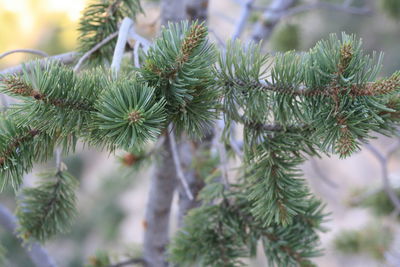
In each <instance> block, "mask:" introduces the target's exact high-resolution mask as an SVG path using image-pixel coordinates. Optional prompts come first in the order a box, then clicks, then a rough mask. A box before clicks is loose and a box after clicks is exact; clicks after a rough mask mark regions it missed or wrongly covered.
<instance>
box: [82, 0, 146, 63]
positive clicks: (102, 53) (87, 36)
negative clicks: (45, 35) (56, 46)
mask: <svg viewBox="0 0 400 267" xmlns="http://www.w3.org/2000/svg"><path fill="white" fill-rule="evenodd" d="M141 12H143V11H142V7H141V6H140V1H139V0H101V1H95V2H93V3H91V4H90V5H89V6H88V7H87V8H86V9H85V10H84V12H83V15H82V17H81V20H80V23H79V24H80V27H79V32H80V36H79V51H80V52H82V53H85V52H87V51H89V50H90V49H92V48H93V47H94V46H95V45H97V44H98V43H99V42H101V41H102V40H103V39H105V38H106V37H108V36H109V35H111V34H112V33H114V32H116V31H118V23H119V22H121V21H122V19H123V18H124V17H129V18H132V19H135V17H136V15H137V14H139V13H141ZM115 44H116V40H115V39H114V40H111V41H110V42H108V43H107V45H105V46H102V47H101V48H100V49H98V50H97V51H95V52H94V53H93V54H92V55H91V56H90V58H89V63H91V64H92V65H94V66H96V65H98V64H102V63H105V62H108V63H110V62H111V59H112V55H113V51H114V47H115Z"/></svg>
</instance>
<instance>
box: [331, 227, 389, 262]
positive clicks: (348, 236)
mask: <svg viewBox="0 0 400 267" xmlns="http://www.w3.org/2000/svg"><path fill="white" fill-rule="evenodd" d="M392 237H393V232H392V231H391V229H390V228H388V227H384V226H382V225H380V224H378V223H377V224H370V225H367V226H365V227H363V228H362V229H359V230H345V231H342V232H340V233H339V234H338V235H337V236H336V238H335V240H334V245H335V248H336V249H337V250H338V251H340V252H342V253H345V254H358V253H363V254H366V255H369V256H371V257H373V258H375V259H377V260H382V259H383V257H384V253H385V251H387V250H388V248H389V246H390V244H391V242H392Z"/></svg>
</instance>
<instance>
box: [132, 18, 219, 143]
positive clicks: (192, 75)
mask: <svg viewBox="0 0 400 267" xmlns="http://www.w3.org/2000/svg"><path fill="white" fill-rule="evenodd" d="M215 58H216V52H215V48H214V46H213V45H211V44H210V43H209V41H208V40H207V29H206V28H205V27H204V25H203V24H197V23H193V24H191V25H189V24H188V23H187V22H183V23H181V24H172V23H170V24H169V25H168V28H163V29H162V32H161V36H160V37H159V38H158V39H157V40H155V42H154V46H152V47H151V48H150V50H149V51H148V55H147V59H146V63H145V65H144V66H143V68H141V70H140V74H141V76H142V78H143V79H144V80H145V81H146V82H148V83H149V85H151V86H154V87H155V88H156V95H157V97H158V98H165V100H166V101H167V105H166V109H167V110H168V115H169V119H170V120H171V121H172V122H173V123H174V126H175V127H176V130H177V131H178V132H182V131H185V132H186V133H188V134H189V135H191V136H192V137H198V136H202V135H203V134H204V133H206V132H207V131H208V130H210V129H211V127H212V123H213V120H214V119H215V118H216V112H215V108H216V104H217V103H218V91H216V90H214V88H213V83H214V77H213V75H212V65H213V63H214V62H215Z"/></svg>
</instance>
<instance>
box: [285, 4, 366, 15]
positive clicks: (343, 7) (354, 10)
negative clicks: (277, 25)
mask: <svg viewBox="0 0 400 267" xmlns="http://www.w3.org/2000/svg"><path fill="white" fill-rule="evenodd" d="M315 9H326V10H329V11H339V12H344V13H349V14H353V15H367V14H371V13H372V9H371V8H369V7H367V6H365V7H353V6H350V5H349V3H348V1H345V2H344V3H343V4H334V3H329V2H322V1H321V2H317V3H313V4H306V5H301V6H298V7H294V8H291V9H289V10H287V11H285V12H283V13H282V15H281V18H284V17H290V16H294V15H297V14H299V13H303V12H307V11H311V10H315Z"/></svg>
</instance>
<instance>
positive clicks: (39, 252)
mask: <svg viewBox="0 0 400 267" xmlns="http://www.w3.org/2000/svg"><path fill="white" fill-rule="evenodd" d="M0 225H2V226H3V227H4V229H6V230H7V231H8V232H10V233H13V234H15V233H16V231H17V218H15V216H14V215H13V214H12V213H11V212H10V211H9V210H8V209H7V208H6V207H4V206H3V205H0ZM16 237H17V238H18V239H20V238H19V237H18V236H16ZM20 240H21V239H20ZM21 242H22V246H23V247H24V248H25V251H26V253H27V254H28V255H29V258H30V259H31V260H32V262H33V263H34V264H35V266H37V267H56V264H55V262H54V260H53V259H52V258H51V257H50V255H49V254H48V253H47V251H46V250H45V249H44V248H43V247H42V246H41V245H40V244H39V243H37V242H29V243H24V242H23V241H22V240H21Z"/></svg>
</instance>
